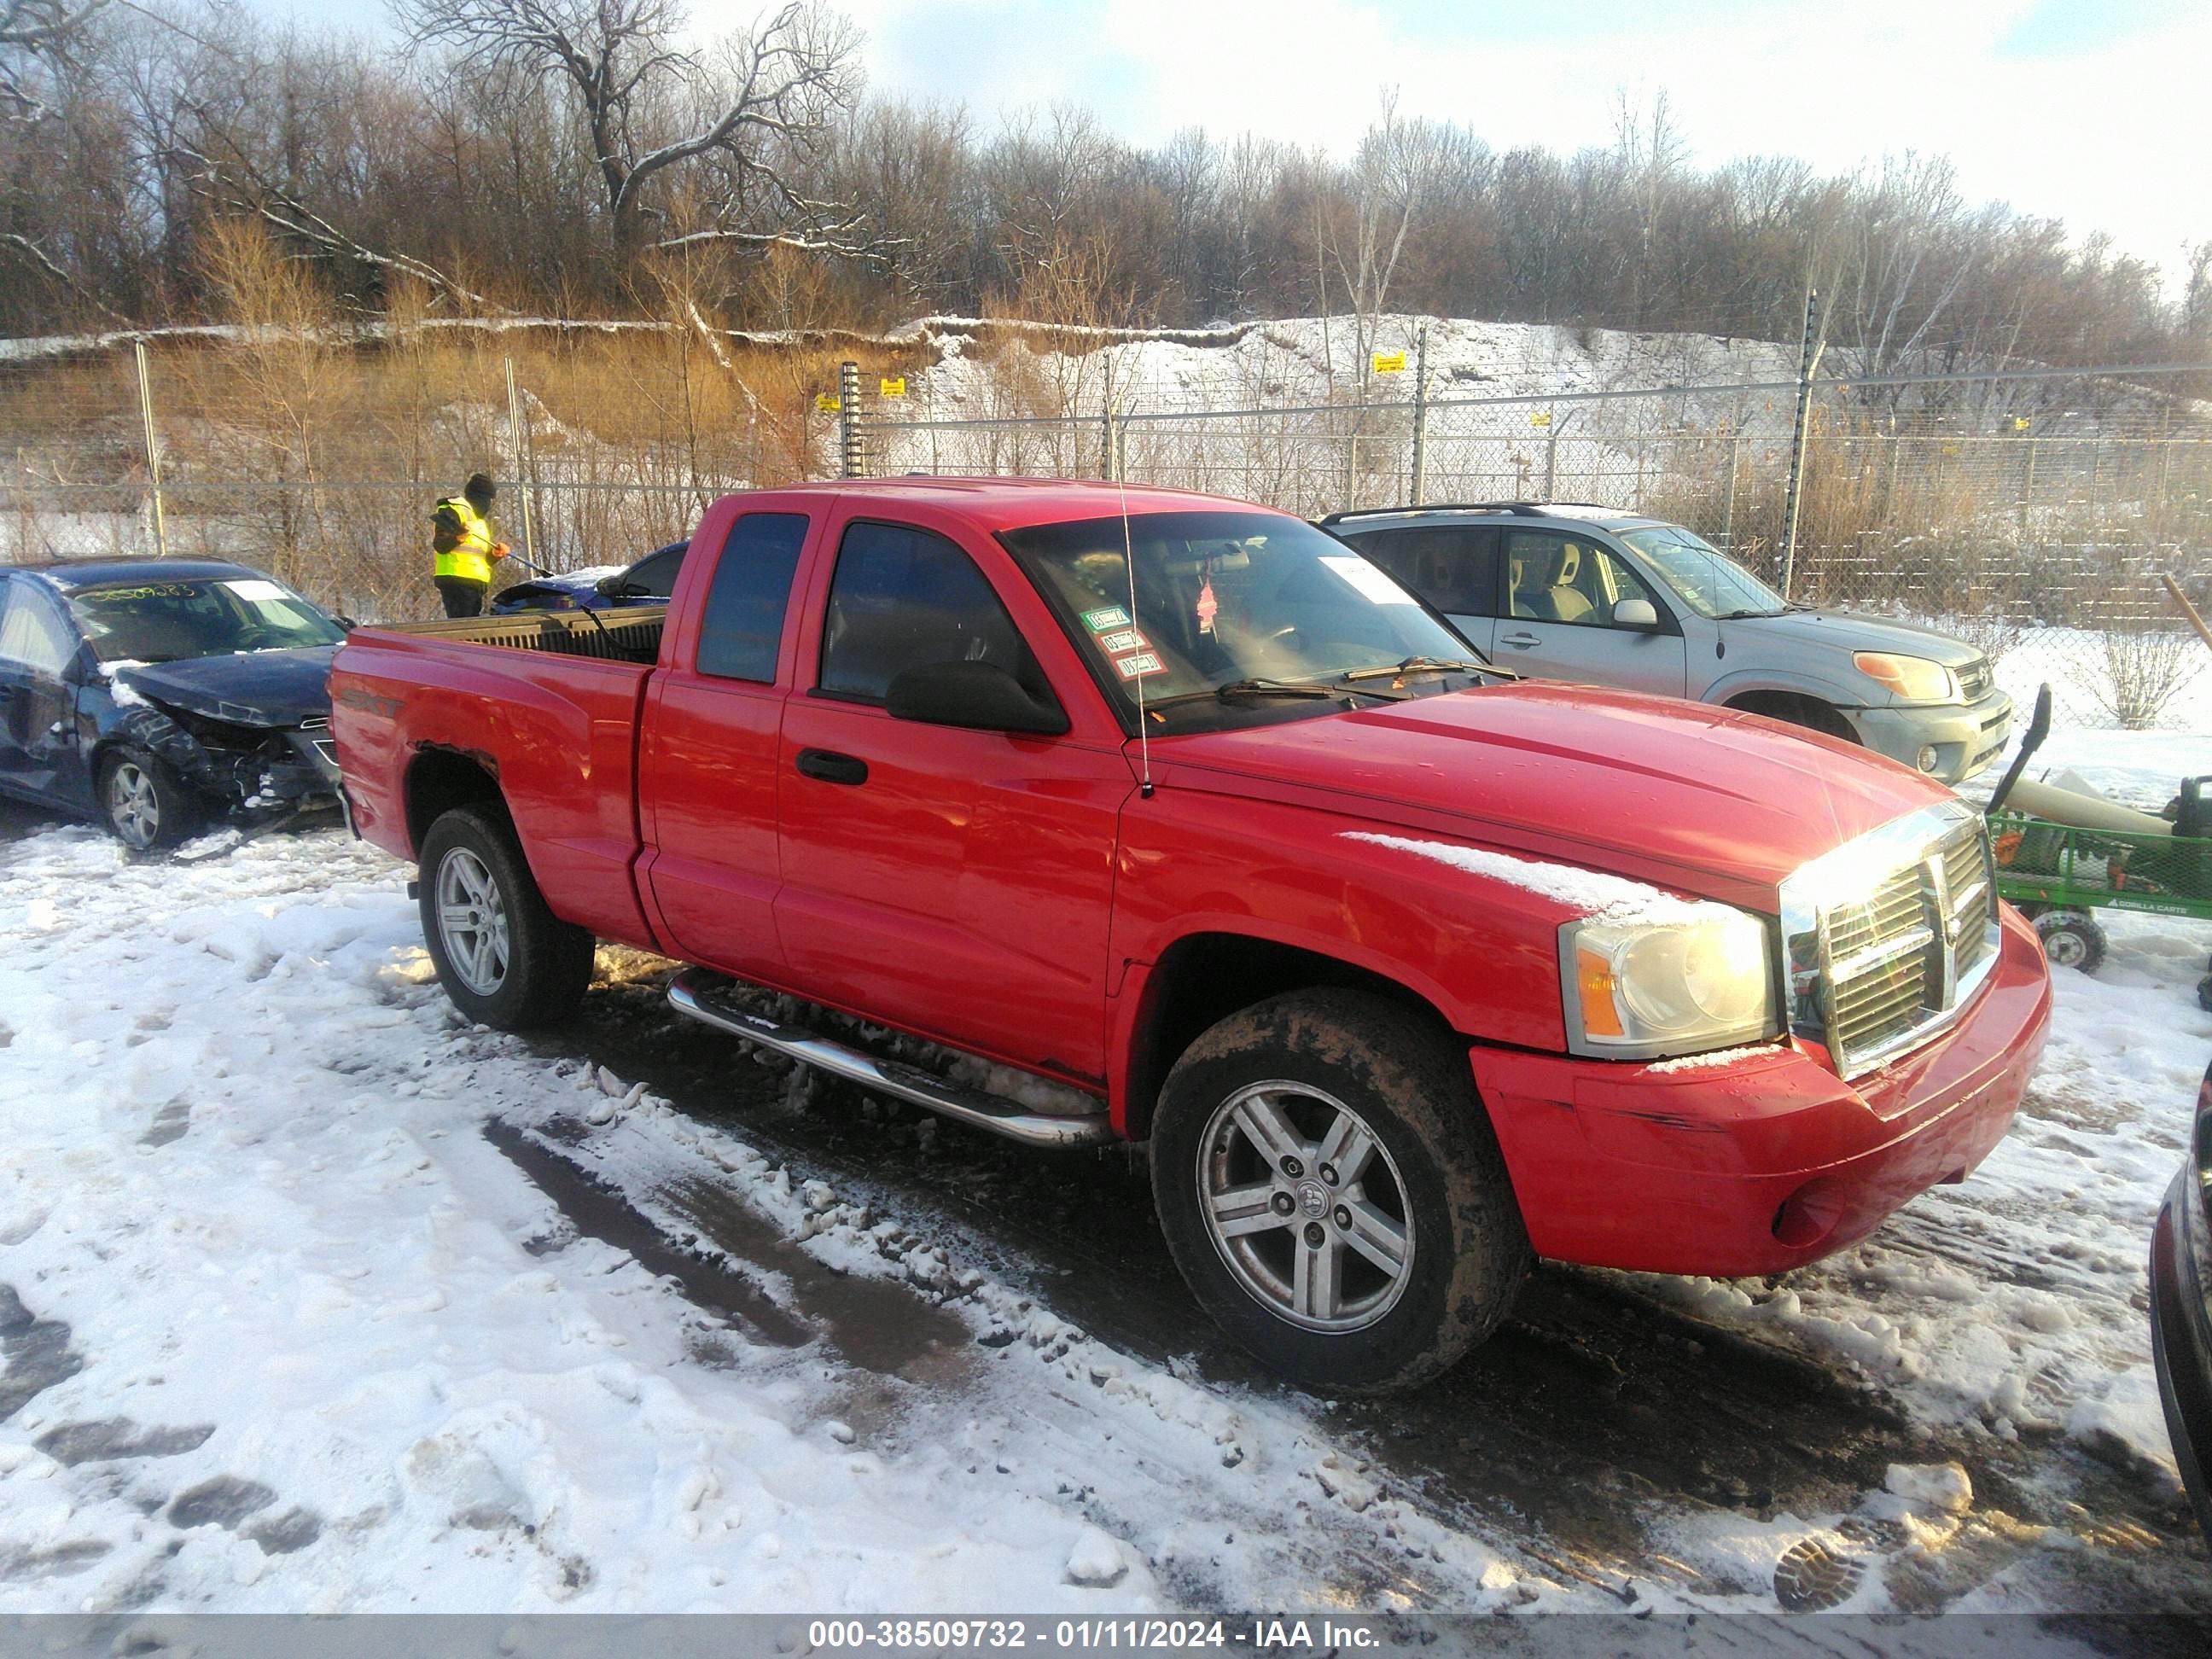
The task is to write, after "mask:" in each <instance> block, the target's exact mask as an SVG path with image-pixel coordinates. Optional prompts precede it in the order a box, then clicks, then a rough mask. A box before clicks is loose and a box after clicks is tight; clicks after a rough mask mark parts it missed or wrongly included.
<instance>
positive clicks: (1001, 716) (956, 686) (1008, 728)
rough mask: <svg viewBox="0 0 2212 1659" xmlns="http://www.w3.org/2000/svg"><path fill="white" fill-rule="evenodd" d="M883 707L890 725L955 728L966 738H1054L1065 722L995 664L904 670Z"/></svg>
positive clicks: (1057, 710)
mask: <svg viewBox="0 0 2212 1659" xmlns="http://www.w3.org/2000/svg"><path fill="white" fill-rule="evenodd" d="M884 707H885V708H888V709H889V710H890V714H891V717H892V718H893V719H894V720H918V721H920V722H921V723H922V724H923V725H926V726H963V727H965V728H966V729H968V730H969V731H971V732H1035V733H1036V734H1037V735H1039V736H1041V737H1050V738H1056V737H1058V736H1060V734H1061V733H1062V732H1066V730H1067V716H1066V714H1065V713H1063V712H1062V711H1061V710H1060V708H1058V707H1057V706H1056V705H1054V704H1053V703H1051V702H1044V701H1041V700H1039V699H1038V698H1036V697H1034V696H1030V693H1029V691H1028V690H1027V689H1026V688H1025V687H1024V685H1023V684H1022V683H1021V682H1020V681H1019V680H1018V679H1016V678H1014V677H1013V676H1012V674H1009V673H1008V672H1007V671H1006V670H1005V669H1003V668H1001V667H1000V666H999V665H998V664H996V663H990V662H933V663H926V664H924V665H922V666H921V667H920V668H909V669H908V670H907V671H905V672H903V673H902V674H900V675H899V676H898V678H896V679H894V680H893V681H892V682H891V684H890V691H889V692H888V693H887V694H886V695H885V696H884Z"/></svg>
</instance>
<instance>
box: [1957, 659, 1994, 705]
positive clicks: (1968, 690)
mask: <svg viewBox="0 0 2212 1659" xmlns="http://www.w3.org/2000/svg"><path fill="white" fill-rule="evenodd" d="M1989 694H1990V659H1988V658H1987V657H1977V658H1975V659H1973V661H1972V662H1970V663H1968V664H1967V665H1966V666H1965V667H1964V668H1961V669H1960V670H1959V695H1960V696H1961V697H1963V698H1964V699H1966V702H1980V701H1981V700H1982V699H1983V698H1984V697H1986V696H1989Z"/></svg>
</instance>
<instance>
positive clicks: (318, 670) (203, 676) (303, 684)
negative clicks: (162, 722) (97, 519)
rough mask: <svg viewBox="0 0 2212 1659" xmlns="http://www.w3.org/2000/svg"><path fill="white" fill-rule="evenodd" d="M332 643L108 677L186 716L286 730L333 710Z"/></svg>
mask: <svg viewBox="0 0 2212 1659" xmlns="http://www.w3.org/2000/svg"><path fill="white" fill-rule="evenodd" d="M337 651H338V648H337V647H336V646H334V645H316V646H307V647H302V648H301V649H298V650H293V651H240V652H234V653H224V654H223V655H221V656H214V657H180V658H179V659H177V660H176V661H174V662H161V663H142V664H132V665H123V664H120V663H118V664H116V665H113V669H112V674H111V678H112V683H113V684H114V685H115V687H116V690H117V693H118V695H117V698H116V701H117V702H125V701H127V699H126V698H125V696H122V695H121V694H122V693H123V692H125V691H126V690H127V691H130V692H133V693H136V694H137V695H139V696H143V697H148V698H150V699H152V700H153V701H155V702H161V703H167V705H168V706H169V707H170V708H180V709H182V710H184V711H185V713H186V714H200V715H204V716H205V717H206V718H207V719H209V720H228V721H229V722H230V723H231V724H233V725H235V726H270V727H284V726H298V725H300V724H301V722H302V721H304V720H311V719H321V720H327V719H328V718H329V717H330V712H331V694H330V685H329V682H330V676H331V658H333V657H335V656H337Z"/></svg>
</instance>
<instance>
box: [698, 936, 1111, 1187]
mask: <svg viewBox="0 0 2212 1659" xmlns="http://www.w3.org/2000/svg"><path fill="white" fill-rule="evenodd" d="M736 982H737V981H732V980H727V979H725V978H723V977H722V976H721V975H719V974H713V973H709V972H708V971H707V969H703V968H687V969H684V971H683V972H682V973H680V974H678V975H677V976H676V977H675V979H674V980H672V981H671V982H670V984H669V987H668V1000H669V1004H670V1006H672V1007H673V1008H674V1009H675V1010H676V1012H678V1013H679V1014H684V1015H686V1016H688V1017H689V1018H692V1019H696V1020H698V1021H700V1022H702V1024H708V1025H712V1026H714V1027H715V1028H716V1029H717V1030H724V1031H727V1032H728V1033H729V1034H730V1035H731V1036H740V1037H743V1038H744V1040H745V1041H746V1042H757V1043H759V1044H760V1045H761V1047H762V1048H773V1049H774V1050H775V1052H776V1053H778V1054H786V1055H788V1056H789V1057H790V1058H791V1059H793V1060H799V1061H800V1062H802V1063H803V1064H805V1065H808V1066H813V1067H814V1068H815V1069H816V1070H817V1071H823V1072H827V1073H829V1075H830V1076H832V1077H840V1078H842V1079H845V1080H846V1081H847V1082H848V1083H857V1084H859V1085H860V1086H861V1087H862V1088H864V1089H875V1090H878V1091H881V1092H883V1093H884V1094H887V1095H892V1096H896V1097H897V1098H898V1099H900V1100H903V1101H907V1102H909V1103H912V1104H914V1105H916V1106H923V1107H927V1109H929V1110H931V1111H933V1112H936V1113H939V1114H940V1115H943V1116H945V1117H949V1118H951V1120H952V1121H954V1122H956V1123H965V1124H967V1125H968V1126H969V1127H970V1128H974V1129H981V1130H984V1131H986V1132H987V1133H991V1134H994V1135H1003V1136H1005V1137H1006V1139H1008V1140H1018V1141H1020V1142H1021V1143H1022V1144H1023V1145H1024V1146H1103V1145H1104V1144H1105V1143H1106V1142H1108V1141H1110V1140H1112V1139H1115V1134H1114V1129H1113V1126H1112V1125H1111V1124H1109V1122H1108V1121H1107V1119H1106V1109H1105V1107H1104V1105H1103V1103H1102V1104H1101V1105H1100V1107H1099V1109H1097V1111H1096V1112H1091V1113H1086V1114H1085V1115H1082V1116H1080V1117H1075V1116H1066V1117H1055V1116H1054V1115H1051V1114H1049V1113H1046V1112H1028V1111H1024V1110H1023V1109H1021V1107H1019V1106H1018V1105H1017V1104H1016V1103H1014V1102H1012V1101H1011V1100H1008V1099H1006V1097H1003V1096H1000V1095H992V1094H985V1093H983V1092H982V1091H981V1090H976V1089H963V1088H962V1087H960V1086H959V1085H957V1084H953V1083H947V1082H946V1081H945V1079H942V1078H938V1077H933V1076H931V1075H930V1074H929V1073H927V1072H924V1071H921V1070H918V1069H917V1068H916V1067H915V1066H902V1065H901V1064H900V1063H899V1062H898V1061H896V1060H878V1059H877V1058H876V1057H875V1056H874V1055H873V1054H864V1053H862V1052H861V1051H860V1049H858V1048H847V1047H846V1046H845V1045H844V1044H843V1043H842V1042H830V1041H829V1039H828V1038H827V1037H820V1036H815V1034H814V1033H813V1032H811V1031H808V1030H802V1029H800V1028H799V1026H796V1025H782V1024H777V1023H776V1022H775V1020H772V1019H768V1018H763V1016H761V1015H759V1014H756V1013H753V1012H750V1011H749V1010H747V1009H744V1008H738V1007H735V1006H732V1005H731V1004H729V1003H727V1002H726V1001H724V1000H722V999H721V998H720V997H718V996H717V995H716V994H715V992H716V989H717V987H720V986H725V985H731V984H734V983H736Z"/></svg>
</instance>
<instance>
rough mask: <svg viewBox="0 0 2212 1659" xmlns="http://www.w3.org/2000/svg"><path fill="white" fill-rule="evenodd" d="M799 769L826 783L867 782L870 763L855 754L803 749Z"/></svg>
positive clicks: (800, 752)
mask: <svg viewBox="0 0 2212 1659" xmlns="http://www.w3.org/2000/svg"><path fill="white" fill-rule="evenodd" d="M799 770H800V771H801V772H802V773H804V774H805V775H806V776H808V777H810V778H819V779H821V780H822V781H823V782H824V783H866V781H868V763H867V762H866V761H864V760H862V759H860V757H857V756H854V755H841V754H838V753H837V752H836V750H829V749H802V750H799Z"/></svg>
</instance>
